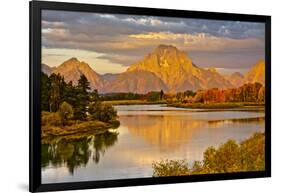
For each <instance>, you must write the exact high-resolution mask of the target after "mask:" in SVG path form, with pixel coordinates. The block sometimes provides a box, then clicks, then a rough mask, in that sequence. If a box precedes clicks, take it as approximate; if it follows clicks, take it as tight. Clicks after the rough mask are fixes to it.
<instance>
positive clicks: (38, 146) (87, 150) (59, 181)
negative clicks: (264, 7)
mask: <svg viewBox="0 0 281 193" xmlns="http://www.w3.org/2000/svg"><path fill="white" fill-rule="evenodd" d="M270 49H271V19H270V16H263V15H246V14H230V13H212V12H200V11H184V10H170V9H155V8H136V7H121V6H105V5H90V4H78V3H61V2H60V3H58V2H46V1H44V2H40V1H32V2H30V166H29V167H30V191H31V192H37V191H55V190H56V191H58V190H74V189H88V188H105V187H121V186H136V185H151V184H166V183H183V182H197V181H212V180H228V179H242V178H258V177H270V176H271V123H270V122H271V73H270V70H271V67H270V66H271V59H270V54H271V50H270Z"/></svg>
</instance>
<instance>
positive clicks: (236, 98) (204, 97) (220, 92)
mask: <svg viewBox="0 0 281 193" xmlns="http://www.w3.org/2000/svg"><path fill="white" fill-rule="evenodd" d="M264 96H265V89H264V86H263V85H262V84H261V83H258V82H256V83H247V84H244V85H243V86H240V87H238V88H228V89H218V88H212V89H208V90H199V91H197V92H196V93H194V92H192V91H186V92H182V93H181V92H180V93H177V94H176V95H169V94H167V95H165V98H166V100H167V101H168V102H172V103H173V102H180V103H205V104H208V103H224V102H260V103H263V102H264V99H265V97H264Z"/></svg>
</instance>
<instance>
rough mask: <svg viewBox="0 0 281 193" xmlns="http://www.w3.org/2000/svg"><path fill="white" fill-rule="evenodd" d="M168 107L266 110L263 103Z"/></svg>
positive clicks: (174, 105) (200, 104)
mask: <svg viewBox="0 0 281 193" xmlns="http://www.w3.org/2000/svg"><path fill="white" fill-rule="evenodd" d="M167 106H168V107H178V108H188V109H211V110H221V109H232V110H247V111H248V110H255V111H256V110H264V104H263V103H171V104H167Z"/></svg>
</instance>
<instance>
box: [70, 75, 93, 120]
mask: <svg viewBox="0 0 281 193" xmlns="http://www.w3.org/2000/svg"><path fill="white" fill-rule="evenodd" d="M88 90H90V82H89V81H88V80H87V78H86V76H85V75H83V74H82V75H81V76H80V79H79V80H78V86H77V89H76V92H75V93H76V104H75V109H74V118H75V119H79V120H85V119H86V118H87V106H88V105H89V99H90V98H89V93H88Z"/></svg>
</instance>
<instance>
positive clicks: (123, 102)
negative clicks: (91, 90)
mask: <svg viewBox="0 0 281 193" xmlns="http://www.w3.org/2000/svg"><path fill="white" fill-rule="evenodd" d="M102 103H104V104H110V105H152V104H166V101H165V100H161V101H146V100H112V101H103V102H102Z"/></svg>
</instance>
